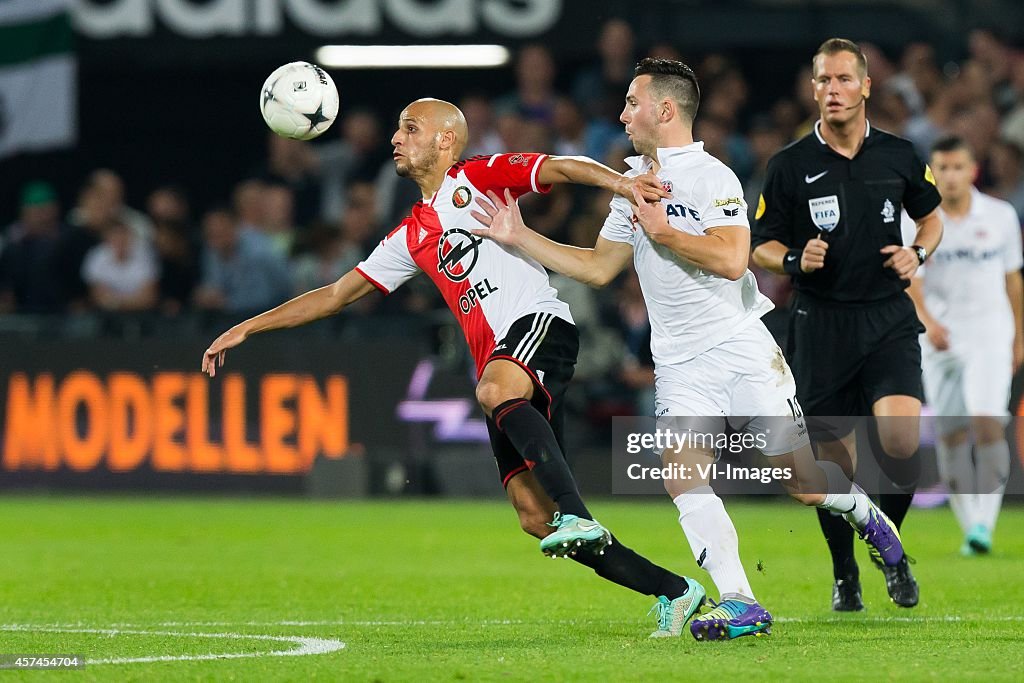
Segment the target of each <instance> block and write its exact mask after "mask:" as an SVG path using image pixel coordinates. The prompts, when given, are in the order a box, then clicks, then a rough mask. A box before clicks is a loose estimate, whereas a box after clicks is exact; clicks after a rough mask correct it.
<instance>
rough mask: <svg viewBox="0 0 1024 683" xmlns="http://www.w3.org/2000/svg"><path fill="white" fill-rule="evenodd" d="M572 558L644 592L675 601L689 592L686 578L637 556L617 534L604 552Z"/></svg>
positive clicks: (620, 582) (605, 577) (580, 553)
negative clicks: (620, 540)
mask: <svg viewBox="0 0 1024 683" xmlns="http://www.w3.org/2000/svg"><path fill="white" fill-rule="evenodd" d="M572 559H574V560H576V561H577V562H579V563H580V564H582V565H584V566H586V567H590V568H591V569H593V570H594V572H595V573H596V574H597V575H598V576H600V577H601V578H603V579H608V580H609V581H611V582H613V583H617V584H619V585H620V586H625V587H626V588H629V589H631V590H635V591H636V592H637V593H643V594H644V595H653V596H654V597H658V596H660V595H664V596H665V597H666V598H668V599H669V600H675V599H676V598H678V597H679V596H681V595H685V594H686V590H687V588H688V586H687V584H686V579H684V578H683V577H681V576H679V575H677V574H673V573H672V572H670V571H668V570H667V569H663V568H662V567H659V566H658V565H656V564H654V563H653V562H651V561H650V560H648V559H647V558H645V557H642V556H641V555H637V554H636V553H635V552H633V551H632V550H630V549H629V548H627V547H626V546H624V545H622V544H621V543H619V539H617V538H615V537H614V536H613V537H612V544H611V545H610V546H608V547H607V548H605V549H604V555H595V554H593V553H588V552H586V551H580V552H578V553H576V555H575V556H574V557H573V558H572Z"/></svg>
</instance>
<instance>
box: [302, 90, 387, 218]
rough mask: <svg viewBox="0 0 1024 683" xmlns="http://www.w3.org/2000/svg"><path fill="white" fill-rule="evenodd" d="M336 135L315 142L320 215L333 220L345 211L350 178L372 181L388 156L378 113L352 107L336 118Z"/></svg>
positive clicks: (351, 180)
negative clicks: (340, 117)
mask: <svg viewBox="0 0 1024 683" xmlns="http://www.w3.org/2000/svg"><path fill="white" fill-rule="evenodd" d="M335 126H337V128H338V130H339V132H340V136H339V139H337V140H334V141H332V142H328V143H325V144H321V145H318V146H315V147H314V148H313V149H314V150H315V151H316V155H317V157H318V168H319V178H320V211H319V216H320V218H322V219H324V220H326V221H328V222H330V223H335V222H337V221H338V220H340V219H341V216H342V214H343V213H344V212H345V204H346V196H345V188H346V187H348V185H349V184H350V183H352V182H354V181H367V180H369V181H373V180H375V179H376V178H377V175H378V174H379V173H380V170H381V166H383V165H384V164H385V163H387V162H388V161H389V160H390V150H389V148H388V146H387V144H386V142H385V140H384V135H383V133H382V132H381V128H380V123H379V120H378V117H377V116H376V114H374V113H373V112H371V111H369V110H367V109H353V110H352V111H350V112H349V113H348V114H346V115H345V117H344V118H343V119H342V120H341V121H339V122H338V123H337V124H335Z"/></svg>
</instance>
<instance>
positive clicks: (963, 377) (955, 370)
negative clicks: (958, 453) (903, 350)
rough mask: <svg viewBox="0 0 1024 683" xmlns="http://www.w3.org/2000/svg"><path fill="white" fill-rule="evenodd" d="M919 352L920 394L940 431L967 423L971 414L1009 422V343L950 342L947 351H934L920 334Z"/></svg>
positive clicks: (944, 432)
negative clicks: (961, 350) (921, 387)
mask: <svg viewBox="0 0 1024 683" xmlns="http://www.w3.org/2000/svg"><path fill="white" fill-rule="evenodd" d="M998 336H1002V335H998ZM953 341H954V342H956V341H958V340H957V339H956V338H954V340H953ZM979 341H980V340H979ZM1000 341H1001V342H1002V341H1003V340H1000ZM958 348H963V349H964V352H963V353H961V352H958V351H957V349H958ZM921 351H922V354H921V370H922V378H923V379H924V395H925V398H926V400H927V402H928V406H929V407H930V408H931V409H932V413H933V414H934V415H936V416H937V420H936V427H937V429H938V432H939V433H940V434H949V433H950V432H955V431H959V430H961V429H964V428H966V427H968V426H970V418H971V417H972V416H978V415H981V416H989V417H995V418H1000V419H1001V420H1002V421H1003V424H1006V423H1007V422H1008V421H1009V418H1010V411H1009V403H1010V382H1011V381H1012V379H1013V345H1012V342H1011V343H1009V344H1007V343H999V344H991V343H975V344H970V345H968V344H964V343H961V344H955V343H954V344H952V345H951V348H950V350H949V351H936V350H935V348H934V347H933V346H932V345H931V344H930V343H929V342H928V340H927V339H925V338H923V335H922V339H921Z"/></svg>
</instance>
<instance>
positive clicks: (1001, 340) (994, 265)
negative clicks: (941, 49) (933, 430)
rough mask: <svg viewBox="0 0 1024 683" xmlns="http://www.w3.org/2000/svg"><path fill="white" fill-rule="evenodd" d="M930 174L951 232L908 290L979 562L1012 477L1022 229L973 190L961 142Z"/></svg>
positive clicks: (1006, 210)
mask: <svg viewBox="0 0 1024 683" xmlns="http://www.w3.org/2000/svg"><path fill="white" fill-rule="evenodd" d="M930 165H931V169H932V173H933V174H934V175H935V181H936V183H937V185H938V188H939V192H940V194H941V195H942V204H941V206H940V210H941V212H942V222H943V225H945V226H946V232H945V236H944V237H943V240H942V248H941V249H939V250H938V251H936V252H935V254H934V256H933V258H932V260H931V261H930V262H929V263H928V264H927V266H926V267H924V268H921V269H919V270H918V271H917V276H916V277H915V278H914V281H913V283H912V285H911V288H910V290H909V291H910V295H911V297H912V298H913V299H914V304H915V305H916V306H917V315H918V317H919V318H920V319H921V321H922V322H923V323H924V325H925V328H926V329H927V332H926V333H925V334H924V335H923V336H922V340H921V351H922V369H923V373H924V391H925V397H926V398H927V400H928V404H929V405H930V406H931V407H932V409H933V411H934V413H935V414H936V416H937V417H936V427H937V432H938V441H937V443H936V450H937V452H938V461H939V473H940V475H941V476H942V478H943V480H944V481H945V482H946V484H947V485H948V486H949V488H950V491H951V492H952V496H951V498H950V506H951V507H952V508H953V512H954V513H955V514H956V518H957V521H958V522H959V523H960V527H961V528H962V529H963V533H964V542H963V546H962V547H961V549H960V551H961V553H962V554H964V555H973V554H976V553H987V552H989V550H991V547H992V532H993V530H994V529H995V526H996V519H997V518H998V516H999V508H1000V506H1001V505H1002V499H1003V491H1004V490H1005V488H1006V479H1007V477H1008V476H1009V472H1010V447H1009V444H1007V442H1006V432H1005V428H1006V424H1007V422H1008V421H1009V415H1010V413H1009V411H1008V404H1009V399H1010V380H1011V379H1012V376H1013V373H1014V372H1015V371H1016V369H1017V368H1019V367H1020V365H1021V362H1022V360H1024V336H1022V301H1024V294H1022V286H1021V273H1020V269H1021V265H1022V254H1021V235H1020V224H1019V223H1018V221H1017V214H1016V212H1015V211H1014V208H1013V206H1011V205H1010V204H1008V203H1007V202H1004V201H1002V200H1000V199H996V198H994V197H990V196H988V195H986V194H982V193H981V192H979V191H978V190H976V189H975V188H974V187H973V185H972V183H973V182H974V178H975V177H976V176H977V172H978V166H977V163H976V162H975V160H974V156H973V155H972V153H971V150H970V148H969V147H968V146H967V144H966V143H965V142H964V141H963V140H962V139H961V138H958V137H955V136H950V137H946V138H943V139H941V140H939V141H938V142H936V143H935V145H934V147H933V148H932V155H931V164H930ZM972 439H973V442H974V458H973V461H972V458H971V442H972Z"/></svg>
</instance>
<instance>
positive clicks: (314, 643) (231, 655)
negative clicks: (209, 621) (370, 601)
mask: <svg viewBox="0 0 1024 683" xmlns="http://www.w3.org/2000/svg"><path fill="white" fill-rule="evenodd" d="M0 631H22V632H29V633H90V634H98V635H107V636H111V637H114V636H168V637H176V638H223V639H232V640H273V641H277V642H279V643H292V644H294V645H297V646H298V647H296V648H293V649H291V650H270V651H269V652H228V653H222V654H218V653H210V654H204V655H156V656H151V657H114V658H110V659H87V660H86V664H142V663H150V662H196V661H203V660H209V659H242V658H247V657H301V656H304V655H323V654H329V653H331V652H337V651H338V650H341V649H343V648H344V647H345V643H343V642H341V641H340V640H333V639H327V638H307V637H301V636H268V635H260V634H248V633H181V632H176V631H150V630H145V629H122V628H78V627H69V626H43V625H32V624H4V625H0Z"/></svg>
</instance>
